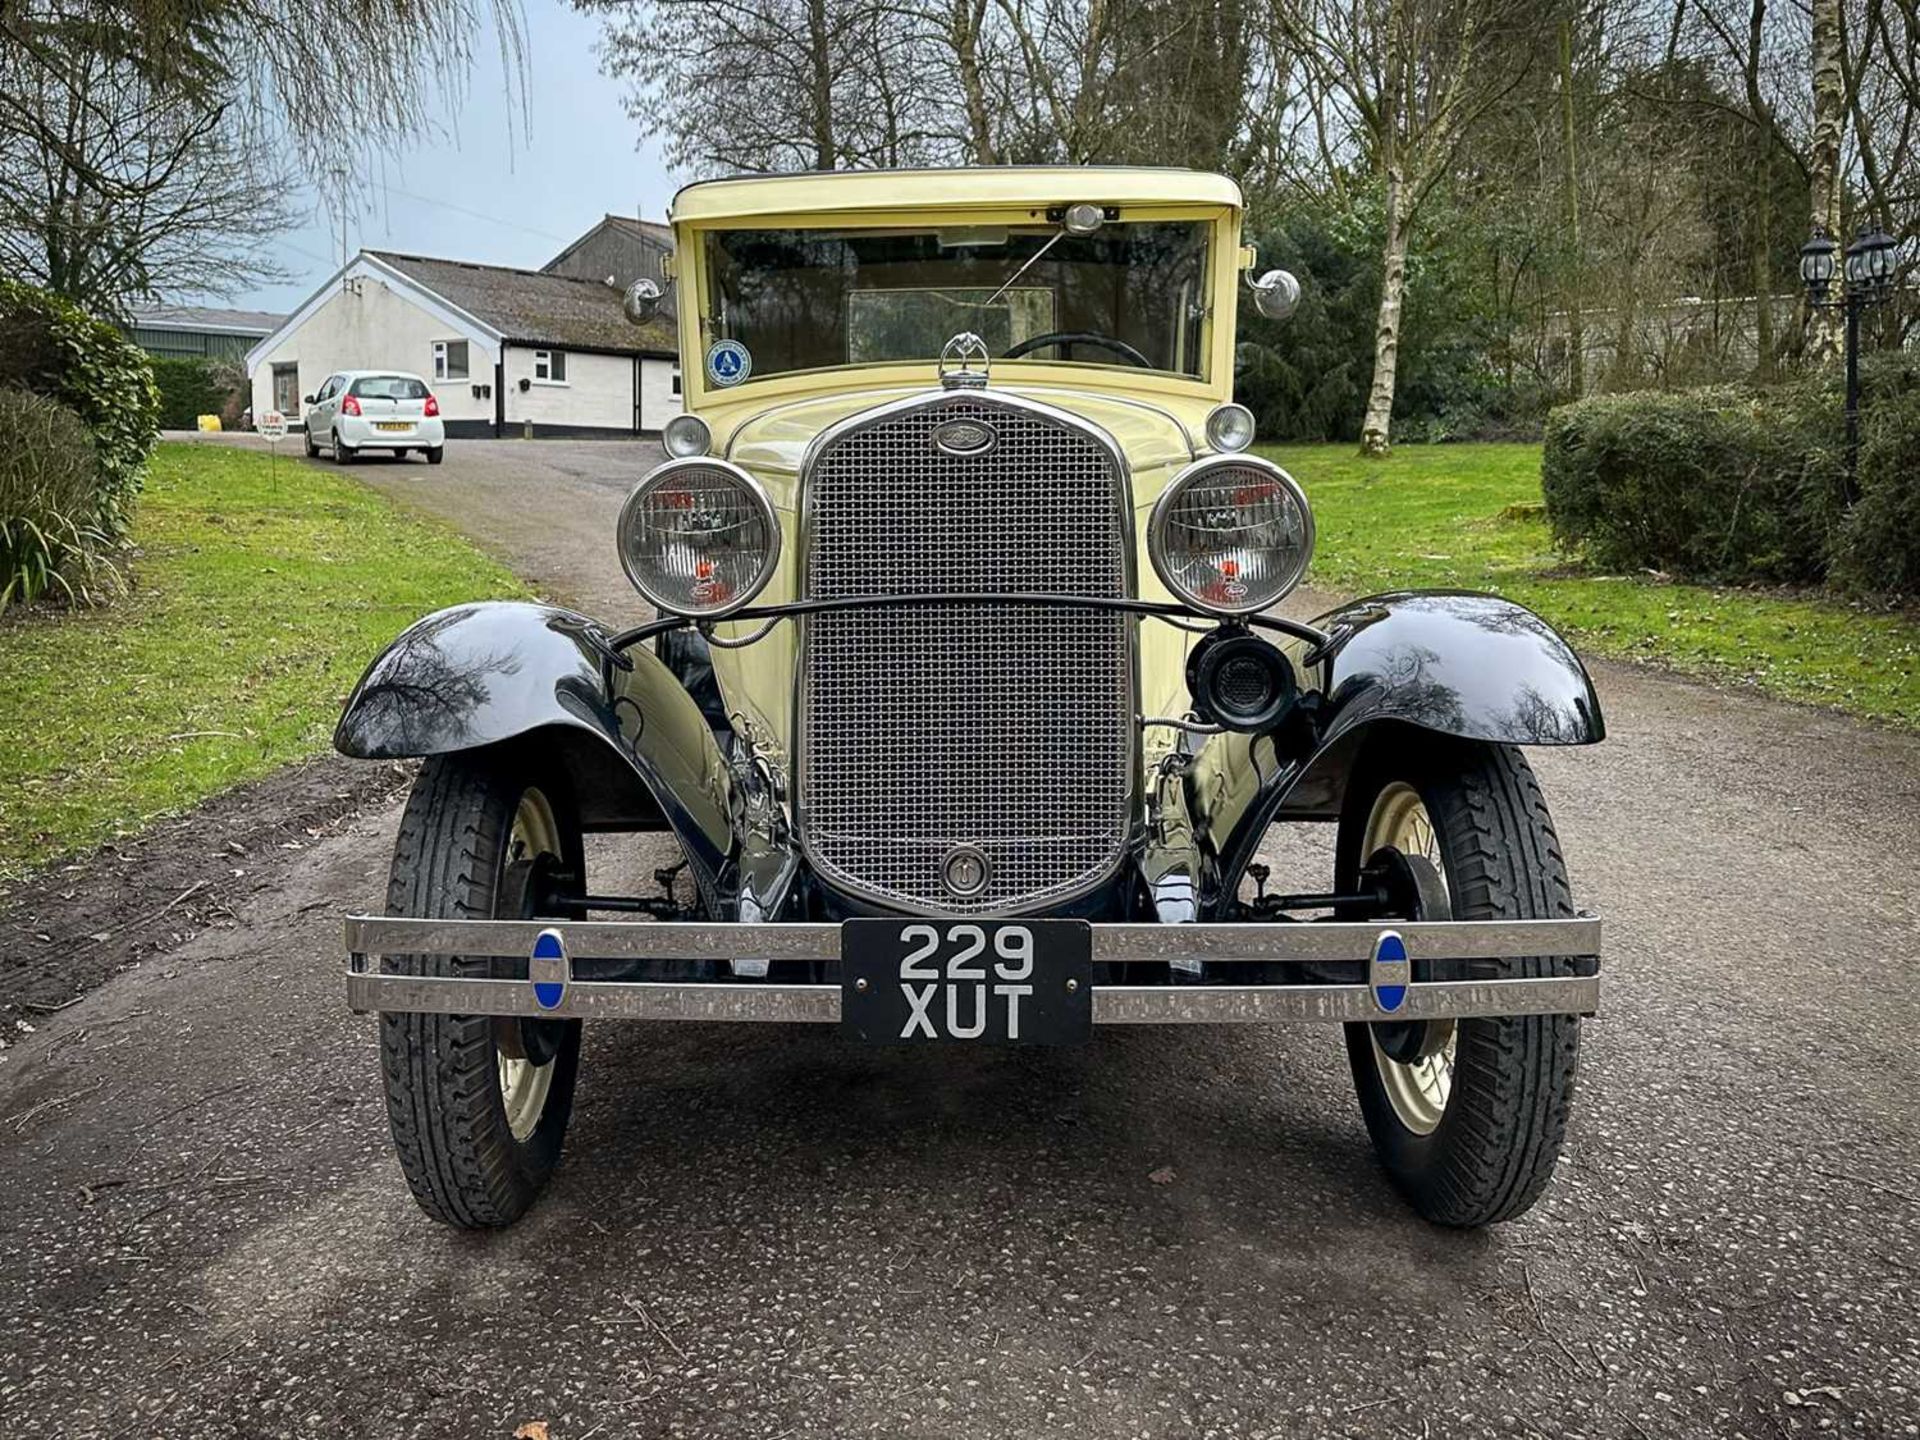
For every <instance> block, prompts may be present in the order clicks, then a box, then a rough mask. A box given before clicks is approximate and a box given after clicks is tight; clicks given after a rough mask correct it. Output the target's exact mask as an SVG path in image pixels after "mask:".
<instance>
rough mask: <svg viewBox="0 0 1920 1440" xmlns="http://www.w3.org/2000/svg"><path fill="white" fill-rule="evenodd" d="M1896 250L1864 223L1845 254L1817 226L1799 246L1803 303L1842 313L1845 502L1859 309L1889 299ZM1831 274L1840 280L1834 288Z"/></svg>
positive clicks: (1856, 443) (1853, 487)
mask: <svg viewBox="0 0 1920 1440" xmlns="http://www.w3.org/2000/svg"><path fill="white" fill-rule="evenodd" d="M1899 248H1900V247H1899V242H1898V241H1896V240H1895V239H1894V238H1893V237H1892V236H1891V235H1889V234H1887V232H1886V231H1884V230H1881V229H1878V228H1877V227H1869V226H1862V227H1861V229H1860V233H1859V234H1858V235H1856V236H1855V237H1854V240H1853V243H1852V244H1851V245H1849V246H1847V249H1846V253H1845V254H1844V255H1842V254H1841V253H1840V247H1839V246H1838V245H1837V244H1836V243H1835V242H1834V239H1833V237H1832V236H1831V235H1829V234H1827V232H1826V231H1825V230H1824V229H1822V228H1821V227H1819V226H1815V227H1814V231H1813V235H1812V236H1811V237H1810V238H1809V239H1808V241H1807V243H1806V244H1804V245H1802V246H1801V247H1800V279H1801V281H1802V282H1803V283H1804V284H1805V285H1806V287H1807V303H1808V304H1809V305H1811V306H1812V307H1813V308H1814V309H1816V310H1826V309H1831V308H1834V307H1836V306H1838V307H1839V308H1840V309H1841V310H1842V311H1843V312H1844V314H1845V315H1846V322H1847V323H1846V363H1847V496H1846V498H1847V503H1848V504H1849V505H1851V504H1852V503H1853V502H1854V501H1855V500H1856V499H1858V498H1859V472H1860V312H1861V311H1862V310H1864V309H1865V308H1866V307H1867V306H1869V305H1878V304H1880V303H1882V302H1883V301H1885V300H1887V299H1889V298H1891V296H1892V294H1893V274H1894V270H1895V268H1896V266H1897V264H1898V262H1899V253H1898V252H1899ZM1836 270H1837V271H1838V272H1839V273H1838V275H1837V277H1836V274H1835V272H1836ZM1836 278H1838V280H1839V281H1840V284H1839V287H1838V290H1837V292H1836V290H1835V287H1834V281H1835V279H1836Z"/></svg>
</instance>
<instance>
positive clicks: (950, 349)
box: [937, 330, 993, 390]
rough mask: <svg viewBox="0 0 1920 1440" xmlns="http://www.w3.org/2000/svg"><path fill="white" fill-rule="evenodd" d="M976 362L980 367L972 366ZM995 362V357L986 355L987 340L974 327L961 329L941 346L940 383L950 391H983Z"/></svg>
mask: <svg viewBox="0 0 1920 1440" xmlns="http://www.w3.org/2000/svg"><path fill="white" fill-rule="evenodd" d="M975 361H978V362H979V364H980V368H979V369H978V370H976V369H974V368H973V366H974V362H975ZM992 363H993V361H992V357H991V356H989V355H988V354H987V342H986V341H984V340H982V339H981V338H980V337H979V336H978V335H976V334H974V333H973V331H971V330H962V331H961V332H960V333H959V334H958V335H956V336H954V337H953V338H952V339H951V340H949V341H947V343H946V344H945V345H942V346H941V347H940V364H939V368H938V371H937V373H938V375H939V377H940V384H941V386H942V387H943V388H944V389H947V390H983V389H985V388H986V384H987V371H988V369H989V368H990V367H991V365H992ZM949 365H951V366H952V368H951V369H949V368H948V366H949Z"/></svg>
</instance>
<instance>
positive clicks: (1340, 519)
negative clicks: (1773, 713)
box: [1262, 445, 1920, 727]
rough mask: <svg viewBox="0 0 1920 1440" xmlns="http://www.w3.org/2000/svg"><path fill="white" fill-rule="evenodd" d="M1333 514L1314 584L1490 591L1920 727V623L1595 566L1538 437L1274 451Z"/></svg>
mask: <svg viewBox="0 0 1920 1440" xmlns="http://www.w3.org/2000/svg"><path fill="white" fill-rule="evenodd" d="M1262 453H1264V454H1266V455H1269V456H1270V457H1272V458H1273V459H1275V460H1277V461H1279V462H1280V463H1281V464H1282V465H1284V466H1286V467H1287V469H1288V470H1290V471H1291V472H1292V473H1293V475H1294V477H1295V478H1296V479H1297V480H1299V481H1300V483H1301V484H1302V485H1303V486H1304V487H1305V488H1306V491H1307V496H1308V498H1309V499H1311V500H1312V502H1313V507H1314V514H1315V516H1316V518H1317V520H1318V523H1319V545H1318V549H1317V551H1316V553H1315V557H1314V562H1313V569H1312V570H1311V572H1310V573H1309V575H1308V583H1309V584H1311V585H1314V586H1317V587H1319V588H1321V589H1324V590H1330V591H1334V592H1336V593H1341V594H1361V593H1365V592H1368V591H1374V590H1387V589H1392V588H1394V587H1397V586H1430V587H1453V588H1458V589H1466V590H1490V591H1493V592H1495V593H1497V594H1501V595H1505V596H1508V597H1509V598H1511V599H1514V600H1517V601H1519V602H1520V603H1521V604H1523V605H1525V606H1527V607H1529V608H1530V609H1533V610H1537V611H1539V612H1540V614H1542V615H1543V616H1545V617H1546V618H1547V619H1548V620H1550V621H1552V622H1553V624H1554V625H1556V626H1557V627H1559V628H1560V629H1562V630H1563V631H1564V632H1565V633H1566V634H1567V635H1568V636H1569V637H1570V638H1572V639H1574V640H1576V641H1577V642H1578V643H1579V645H1580V648H1581V649H1582V650H1583V651H1585V652H1587V653H1590V654H1597V655H1611V656H1615V657H1618V658H1622V659H1627V660H1642V661H1651V662H1654V663H1657V664H1661V665H1668V666H1671V667H1673V668H1674V669H1676V670H1683V671H1687V672H1689V673H1692V674H1697V675H1703V676H1708V677H1711V678H1714V679H1718V680H1730V681H1736V682H1740V683H1746V684H1751V685H1754V686H1757V687H1758V688H1759V689H1761V690H1764V691H1766V692H1767V693H1768V694H1772V695H1778V696H1781V697H1783V698H1785V699H1789V700H1805V701H1812V702H1814V703H1816V704H1822V705H1834V706H1838V707H1840V708H1842V709H1846V710H1850V711H1853V712H1854V713H1855V714H1859V715H1867V716H1871V717H1873V718H1874V719H1878V720H1884V721H1888V722H1890V723H1893V724H1895V725H1900V726H1905V727H1917V726H1920V625H1916V623H1915V622H1914V619H1913V617H1912V616H1910V615H1909V616H1906V617H1902V616H1899V615H1889V614H1884V613H1879V612H1875V611H1871V610H1865V609H1855V608H1853V607H1850V606H1848V605H1845V604H1843V603H1840V602H1837V601H1827V600H1818V599H1797V598H1796V599H1789V598H1782V597H1778V596H1774V595H1770V594H1761V593H1754V592H1751V591H1746V590H1738V589H1717V588H1712V587H1708V586H1701V585H1675V584H1666V583H1662V582H1660V581H1658V580H1656V579H1653V578H1652V577H1648V576H1622V575H1585V574H1579V573H1577V572H1575V571H1573V569H1572V567H1569V566H1568V564H1567V562H1566V560H1565V558H1564V557H1563V556H1560V555H1558V554H1556V553H1555V551H1554V549H1553V544H1552V541H1551V540H1550V539H1549V538H1548V534H1547V527H1546V522H1545V520H1544V518H1542V516H1541V514H1540V512H1539V509H1538V507H1539V504H1540V447H1539V446H1537V445H1444V446H1406V447H1404V448H1402V449H1400V450H1398V451H1395V452H1394V453H1393V454H1392V455H1391V456H1390V457H1388V458H1387V459H1385V460H1365V459H1362V458H1361V457H1359V456H1358V455H1357V454H1356V453H1355V452H1354V450H1353V447H1351V446H1346V445H1298V446H1270V447H1262Z"/></svg>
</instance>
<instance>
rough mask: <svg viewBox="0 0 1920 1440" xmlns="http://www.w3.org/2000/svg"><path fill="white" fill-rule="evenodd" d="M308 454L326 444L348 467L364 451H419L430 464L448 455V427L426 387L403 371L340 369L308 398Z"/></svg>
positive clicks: (338, 461) (336, 461) (336, 460)
mask: <svg viewBox="0 0 1920 1440" xmlns="http://www.w3.org/2000/svg"><path fill="white" fill-rule="evenodd" d="M306 403H307V454H308V455H309V456H314V455H318V454H319V453H320V447H321V446H322V445H325V446H326V447H327V448H328V449H330V450H331V451H332V452H333V463H334V464H336V465H345V464H346V463H347V462H348V461H350V460H352V459H353V457H354V456H356V455H358V454H359V453H360V452H361V451H362V450H391V451H392V452H393V453H394V454H395V455H397V456H400V457H401V458H403V459H404V458H405V456H406V454H407V452H408V451H409V450H418V451H420V452H421V453H422V454H424V455H425V456H426V457H427V463H428V464H429V465H438V464H439V463H440V461H441V459H442V458H443V457H444V456H445V455H446V450H447V427H446V425H445V424H444V423H443V422H442V421H441V419H440V402H439V401H438V400H436V399H434V397H433V391H432V390H430V389H429V388H428V387H427V382H426V381H424V380H422V379H421V378H420V377H419V376H418V375H409V374H407V373H406V372H405V371H404V370H342V371H340V372H338V373H337V374H333V375H329V376H328V377H327V381H326V384H324V385H322V386H321V387H320V388H319V389H318V390H317V391H315V392H314V393H313V394H311V395H309V396H307V401H306Z"/></svg>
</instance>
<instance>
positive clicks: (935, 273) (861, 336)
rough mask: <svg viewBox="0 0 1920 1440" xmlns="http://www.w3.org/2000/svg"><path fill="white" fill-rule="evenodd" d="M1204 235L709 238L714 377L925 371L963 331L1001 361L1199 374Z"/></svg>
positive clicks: (971, 232) (1186, 224) (1176, 226)
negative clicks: (859, 369)
mask: <svg viewBox="0 0 1920 1440" xmlns="http://www.w3.org/2000/svg"><path fill="white" fill-rule="evenodd" d="M1209 229H1210V227H1209V226H1208V224H1207V222H1205V221H1187V220H1181V221H1161V222H1155V223H1143V224H1116V223H1109V224H1107V225H1105V226H1104V227H1102V228H1101V229H1100V230H1099V231H1097V232H1095V233H1094V234H1092V235H1087V236H1079V237H1076V236H1072V235H1068V234H1065V233H1064V232H1062V231H1061V230H1060V229H1058V228H1057V227H1055V226H1051V225H1036V226H1031V227H1027V226H1007V225H953V226H947V227H943V228H933V229H927V230H920V231H906V230H724V231H716V232H714V233H712V234H710V235H708V236H707V241H706V255H705V259H706V275H707V293H706V295H705V296H704V297H703V300H704V304H703V306H702V311H703V313H702V316H701V328H702V336H701V339H702V344H703V346H704V347H705V348H706V352H707V353H706V360H707V374H708V377H709V379H710V381H711V382H712V383H714V384H717V385H727V384H731V383H737V382H738V381H739V380H743V379H746V378H747V377H748V375H749V374H750V375H751V376H752V377H754V378H759V377H762V376H766V375H778V374H783V373H785V372H788V371H792V370H813V369H820V368H823V367H826V366H832V365H873V364H882V363H886V362H888V361H898V360H928V361H931V360H935V359H937V358H938V357H939V355H940V347H941V346H942V345H944V344H945V343H946V342H947V341H948V340H949V339H950V338H951V337H953V336H954V335H956V334H959V333H960V332H961V331H963V330H971V331H974V332H975V333H977V334H978V335H980V336H981V337H982V338H983V339H984V340H985V341H986V342H987V351H988V353H989V354H991V355H992V356H993V357H994V358H995V359H1025V358H1031V359H1033V360H1038V361H1061V360H1065V361H1071V362H1073V363H1075V364H1084V365H1122V366H1143V367H1144V368H1146V369H1150V370H1160V371H1169V372H1172V373H1174V374H1178V375H1189V376H1193V377H1195V378H1197V379H1205V378H1206V353H1205V345H1204V342H1203V333H1204V331H1203V327H1204V325H1205V322H1206V318H1207V242H1208V237H1209ZM1050 242H1051V243H1050ZM1043 252H1044V253H1043ZM1023 266H1025V267H1026V268H1025V270H1024V271H1022V268H1021V267H1023ZM1016 276H1017V278H1016ZM1053 337H1058V338H1057V339H1056V338H1053ZM1069 337H1070V338H1069ZM742 352H744V353H742Z"/></svg>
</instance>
